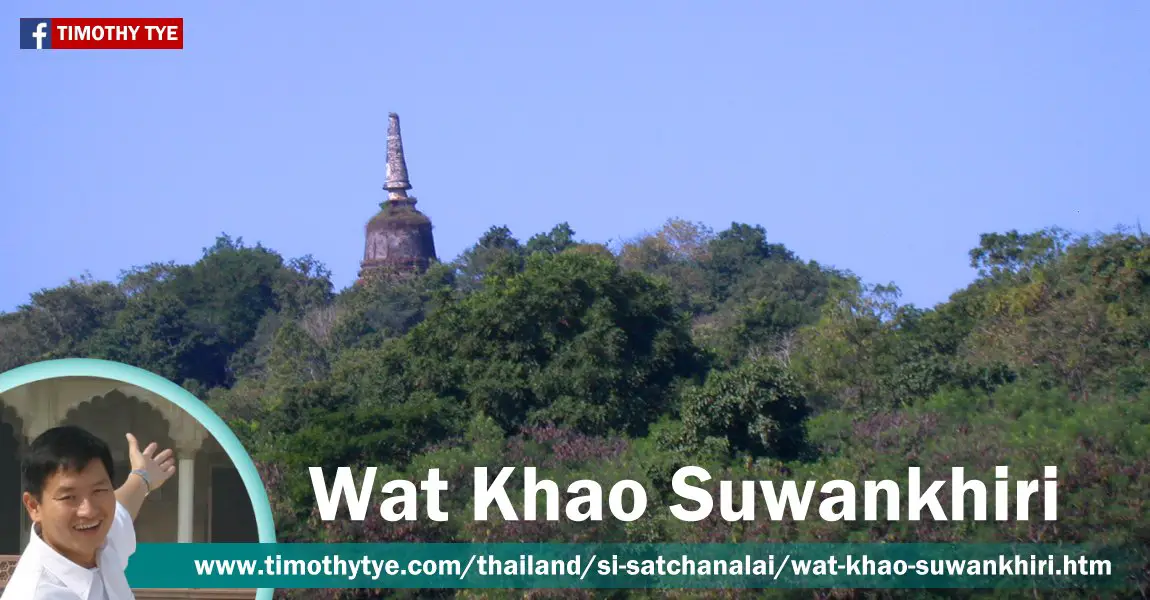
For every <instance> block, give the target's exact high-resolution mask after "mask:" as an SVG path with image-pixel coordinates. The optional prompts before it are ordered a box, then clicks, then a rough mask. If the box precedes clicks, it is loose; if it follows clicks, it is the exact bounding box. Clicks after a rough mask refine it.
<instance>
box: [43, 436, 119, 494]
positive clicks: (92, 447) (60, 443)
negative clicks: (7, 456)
mask: <svg viewBox="0 0 1150 600" xmlns="http://www.w3.org/2000/svg"><path fill="white" fill-rule="evenodd" d="M93 460H99V461H100V462H102V463H104V468H105V469H107V470H108V478H109V479H113V477H114V475H113V470H112V451H111V449H109V448H108V444H106V443H105V442H104V440H101V439H100V438H98V437H96V436H94V435H92V434H91V433H89V432H88V431H87V430H86V429H82V428H80V427H76V426H75V425H63V426H61V427H53V428H52V429H49V430H48V431H45V432H44V433H42V434H40V437H38V438H36V439H35V440H34V441H33V442H32V445H31V447H30V448H29V449H28V452H27V453H25V454H24V460H23V461H22V464H21V465H20V471H21V475H22V476H23V478H24V491H25V492H28V493H29V494H32V496H33V497H35V498H37V499H39V498H40V495H41V494H42V493H43V492H44V484H46V483H47V482H48V479H49V478H50V477H52V476H53V475H55V474H56V473H58V472H59V471H61V470H65V471H82V470H84V469H85V468H87V466H88V465H89V464H90V463H91V462H92V461H93Z"/></svg>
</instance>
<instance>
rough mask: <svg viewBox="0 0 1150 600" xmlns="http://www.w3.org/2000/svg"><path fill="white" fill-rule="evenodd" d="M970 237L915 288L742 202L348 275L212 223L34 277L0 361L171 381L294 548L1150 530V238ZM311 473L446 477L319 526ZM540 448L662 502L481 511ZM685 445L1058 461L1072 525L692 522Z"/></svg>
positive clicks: (799, 460)
mask: <svg viewBox="0 0 1150 600" xmlns="http://www.w3.org/2000/svg"><path fill="white" fill-rule="evenodd" d="M971 245H972V246H974V247H973V249H972V250H971V251H970V256H969V258H970V264H971V267H972V269H974V270H975V271H976V273H977V275H976V277H975V278H974V280H973V282H972V283H971V284H970V285H969V286H967V287H966V288H964V289H962V290H959V291H957V292H956V293H954V294H953V295H952V296H951V297H950V298H949V299H948V301H946V302H944V303H942V304H939V305H938V306H935V307H933V308H930V309H924V308H921V307H915V306H911V305H906V304H903V303H901V302H900V300H899V291H898V288H897V287H895V286H894V285H874V284H871V283H867V282H864V281H862V280H860V279H859V278H858V277H856V276H855V275H853V274H852V273H851V272H849V271H844V270H839V269H836V268H831V267H828V266H825V265H821V264H819V263H817V262H814V261H811V260H804V259H801V258H800V257H798V256H796V255H795V254H794V253H793V252H792V251H790V250H788V249H787V248H786V247H785V245H783V244H781V243H778V242H775V241H771V240H768V238H767V234H766V231H765V230H764V229H763V228H762V227H759V226H752V225H747V224H738V223H735V224H732V225H731V226H730V227H729V228H727V229H725V230H723V231H720V232H717V233H716V232H713V231H711V230H709V229H708V228H706V227H704V226H702V225H700V224H697V223H691V222H685V221H681V220H671V221H668V222H667V223H665V224H664V225H663V226H662V227H661V228H659V229H657V230H655V231H653V232H651V233H649V234H646V235H642V236H638V237H636V238H635V239H632V240H629V241H626V242H624V243H619V244H617V245H614V246H612V247H607V246H604V245H602V244H594V243H585V242H581V241H579V240H578V239H577V238H576V234H575V232H574V231H572V229H571V228H570V227H569V226H568V225H567V224H561V225H559V226H557V227H555V228H554V229H552V230H551V231H550V232H546V233H540V234H538V235H535V236H533V237H530V238H529V239H526V241H523V240H521V239H517V238H516V237H514V236H513V235H512V234H511V232H510V231H509V230H508V229H507V228H505V227H493V228H491V229H490V230H489V231H488V232H487V233H486V234H484V235H483V236H482V238H481V239H480V240H478V242H477V243H476V244H474V245H473V246H472V247H471V248H470V249H468V250H467V251H465V252H464V253H462V254H461V255H460V256H459V257H458V258H457V259H455V260H453V261H452V262H442V263H437V264H434V265H433V266H432V267H431V268H430V269H429V270H428V271H427V272H426V273H424V274H421V275H418V276H409V277H404V278H380V279H373V280H368V281H365V282H363V283H362V284H360V285H355V286H351V287H349V288H348V289H345V290H342V291H338V292H337V291H336V290H335V289H334V286H333V284H332V281H331V279H330V276H329V273H328V272H327V271H326V270H325V268H324V267H323V265H321V264H318V263H317V262H316V261H314V260H312V259H311V258H310V257H304V258H297V259H287V258H285V257H282V256H281V255H279V254H278V253H276V252H275V251H273V250H271V249H268V248H266V247H263V246H261V245H255V246H249V245H245V244H244V243H243V241H242V240H241V239H233V238H231V237H228V236H222V237H220V238H219V239H218V240H216V242H215V243H214V245H212V246H211V247H209V248H206V249H205V250H204V253H203V256H202V258H200V259H199V260H198V261H197V262H196V263H194V264H188V265H180V264H151V265H147V266H143V267H137V268H134V269H132V270H130V271H126V272H124V273H123V274H122V276H121V277H120V278H119V280H118V281H115V282H108V281H95V280H92V279H79V280H75V281H72V282H70V283H68V284H67V285H63V286H61V287H57V288H54V289H47V290H42V291H40V292H36V293H34V294H32V295H31V297H30V300H29V301H28V303H27V304H26V305H25V306H22V307H20V308H19V309H18V310H16V311H14V312H10V313H6V314H0V371H3V370H7V369H10V368H13V367H16V366H19V365H22V364H26V363H29V362H34V361H38V360H44V359H50V358H61V357H72V356H86V357H95V358H106V359H110V360H116V361H122V362H126V363H130V364H133V365H136V366H139V367H142V368H145V369H148V370H150V371H153V372H156V373H158V374H160V375H163V376H164V377H167V378H169V379H171V380H173V381H175V382H177V383H179V384H181V385H183V386H184V387H185V388H187V389H188V390H191V391H192V392H194V393H195V394H196V395H197V396H199V397H200V398H202V399H204V400H205V401H206V402H207V403H208V404H210V405H211V406H212V407H213V408H214V409H215V410H216V411H217V412H219V413H220V414H221V416H223V417H224V418H225V419H226V420H227V421H228V422H229V423H230V424H231V425H232V427H233V428H234V430H235V431H236V433H237V435H238V436H239V437H240V439H241V440H242V441H243V442H244V443H245V444H246V446H247V448H249V450H250V452H251V453H252V456H253V458H255V459H256V461H257V463H259V465H260V468H261V470H262V475H263V477H264V481H265V483H266V485H267V486H268V490H269V494H270V496H271V498H272V502H273V505H274V510H275V514H276V518H277V523H276V526H277V529H278V531H279V532H280V536H281V539H283V540H285V541H332V542H337V541H366V542H387V541H548V540H553V541H585V540H594V541H676V542H726V541H739V542H745V541H887V542H898V541H908V542H916V541H926V542H930V541H1005V542H1019V543H1031V542H1036V543H1037V542H1042V543H1046V542H1068V543H1077V542H1100V543H1107V544H1123V545H1131V546H1135V547H1141V548H1144V549H1150V516H1148V512H1147V508H1150V477H1148V473H1150V237H1148V236H1147V235H1146V234H1144V233H1142V232H1141V231H1140V230H1138V231H1126V230H1118V231H1116V232H1113V233H1106V234H1093V235H1078V234H1071V233H1068V232H1065V231H1062V230H1059V229H1048V230H1041V231H1036V232H1031V233H1020V232H1018V231H1010V232H1006V233H993V234H984V235H982V236H981V238H980V239H978V240H972V244H971ZM924 276H925V275H924ZM313 465H322V466H325V467H329V468H334V467H336V466H342V465H354V466H377V467H380V469H381V472H380V473H379V474H378V476H377V481H382V480H384V479H391V478H401V477H402V478H411V479H413V480H418V479H421V478H423V477H424V476H425V475H426V472H427V469H428V468H439V469H440V472H441V474H442V476H443V477H445V478H447V479H448V480H449V481H450V482H451V490H452V492H451V493H449V494H446V495H445V496H444V497H445V499H447V504H446V505H445V506H443V508H444V509H445V510H448V511H449V512H451V514H452V519H451V520H450V521H448V522H444V523H439V522H434V521H431V520H428V519H422V518H421V519H420V520H418V521H416V522H413V523H408V522H403V523H385V522H383V521H382V520H381V519H380V518H379V516H378V515H375V516H374V518H372V517H369V518H368V519H367V520H366V521H364V522H359V523H357V522H349V521H343V520H341V521H337V522H323V521H322V520H321V519H319V517H318V515H317V514H316V501H315V496H314V492H313V490H312V487H311V481H310V479H309V477H308V475H307V467H309V466H313ZM526 465H534V466H536V467H538V468H539V469H540V476H543V477H550V478H552V479H553V480H555V481H557V482H570V481H574V480H576V479H583V478H592V479H596V480H598V481H601V482H605V483H607V484H608V485H609V484H610V482H613V481H616V480H619V479H635V480H638V481H641V482H642V483H643V484H644V485H645V486H646V487H647V490H648V492H647V495H648V498H649V500H650V503H649V507H650V508H649V510H648V512H647V515H646V516H645V517H644V518H642V519H640V520H638V521H635V522H631V523H621V522H619V521H615V520H613V519H610V518H608V519H605V520H604V521H602V522H596V523H570V522H566V521H560V522H549V521H544V520H540V521H536V522H530V521H513V522H505V521H500V520H498V519H497V520H495V521H491V522H479V523H476V522H473V521H472V520H471V519H470V518H469V517H470V515H471V511H470V507H469V505H468V504H467V503H468V502H469V500H470V486H471V473H472V468H473V467H475V466H490V467H502V466H526ZM685 465H700V466H703V467H705V468H707V469H708V470H709V471H710V472H711V473H712V475H714V476H715V479H713V480H712V482H711V483H715V481H717V480H722V479H728V480H758V479H769V478H788V479H797V480H799V481H804V480H807V479H813V480H816V481H826V480H828V479H848V480H853V481H859V482H861V481H862V480H864V479H893V480H895V481H903V480H905V477H906V470H907V467H908V466H921V467H923V469H924V477H925V478H926V479H928V480H929V479H946V478H948V477H949V476H950V468H951V467H952V466H963V467H966V468H967V470H968V474H969V477H973V478H979V479H982V480H983V481H986V482H988V483H990V484H991V485H992V482H993V467H994V466H995V465H1010V466H1011V471H1012V473H1011V475H1012V478H1018V479H1022V478H1032V479H1039V478H1041V477H1042V467H1043V466H1045V465H1058V466H1059V468H1060V472H1059V477H1060V481H1059V484H1060V487H1059V519H1058V521H1056V522H1046V521H1042V520H1031V521H1023V522H1020V521H1016V520H1010V521H1005V522H1000V521H994V520H990V521H984V522H973V521H969V520H968V521H963V522H951V521H942V522H939V521H933V520H930V519H926V520H923V521H918V522H907V521H902V522H888V521H885V520H879V521H865V520H862V519H860V520H857V521H845V522H844V521H839V522H824V521H821V520H819V519H808V520H805V521H791V520H784V521H782V522H773V521H771V520H769V519H766V518H760V519H758V520H756V521H751V522H737V523H728V522H726V521H723V520H721V519H719V518H717V513H718V511H716V518H714V519H709V520H706V521H703V522H700V523H681V522H678V521H676V520H675V519H674V518H672V517H671V516H670V514H669V513H668V512H667V510H666V509H665V508H664V507H665V506H666V505H668V504H673V503H675V501H677V500H676V499H673V498H671V494H670V485H669V480H670V476H671V474H672V473H673V472H674V471H675V470H676V469H678V468H679V467H681V466H685ZM513 481H514V480H513ZM560 487H561V488H563V487H565V486H564V485H563V484H562V483H561V485H560ZM988 487H989V486H988ZM664 500H669V501H666V502H664ZM369 514H370V512H369ZM496 514H498V513H496ZM540 514H542V510H541V511H540ZM860 514H861V511H860ZM301 594H302V592H301ZM711 594H714V592H712V593H711ZM743 594H744V595H746V596H748V597H749V596H755V597H760V596H774V597H796V598H798V597H804V598H809V597H811V592H810V591H789V592H788V591H778V592H763V591H746V592H744V593H743ZM454 595H462V596H477V595H481V596H485V597H492V595H491V594H488V593H486V592H484V593H483V594H476V593H475V592H466V591H461V592H457V593H455V594H454ZM571 595H572V596H589V595H590V594H584V593H574V592H572V593H571ZM595 595H598V596H604V597H606V596H612V597H615V596H618V597H622V596H648V595H649V596H661V595H664V594H663V593H661V592H660V593H656V592H650V591H633V592H627V591H614V592H606V591H605V592H603V593H599V594H595ZM686 595H689V594H686ZM703 595H705V594H703ZM723 595H724V596H732V597H733V596H736V595H739V593H738V592H736V591H730V592H724V593H723ZM925 595H926V593H925V592H921V591H913V592H907V593H901V592H898V591H890V592H889V593H885V594H884V596H886V597H896V596H899V597H924V596H925ZM939 595H943V594H939ZM955 595H957V596H968V595H969V594H965V593H962V594H951V596H955ZM1025 596H1026V597H1038V595H1037V594H1036V593H1034V592H1031V591H1027V592H1026V594H1025ZM1043 596H1046V595H1045V594H1043ZM1067 596H1068V594H1067ZM324 597H346V598H352V597H356V598H365V597H373V596H371V593H369V592H364V591H360V592H350V591H344V592H326V596H324ZM508 597H523V594H522V593H521V592H520V593H510V594H509V596H508ZM844 597H846V596H844ZM1083 597H1090V595H1089V594H1085V595H1084V596H1083Z"/></svg>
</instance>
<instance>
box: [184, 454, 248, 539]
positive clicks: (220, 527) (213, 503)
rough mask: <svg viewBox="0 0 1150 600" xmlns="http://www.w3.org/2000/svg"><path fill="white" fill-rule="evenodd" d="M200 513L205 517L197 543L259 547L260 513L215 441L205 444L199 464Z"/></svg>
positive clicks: (234, 466)
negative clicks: (250, 544)
mask: <svg viewBox="0 0 1150 600" xmlns="http://www.w3.org/2000/svg"><path fill="white" fill-rule="evenodd" d="M196 512H197V513H198V514H201V515H204V517H205V518H204V519H203V521H202V522H201V523H202V525H201V529H200V531H198V532H197V535H198V536H202V537H198V539H197V540H196V541H204V542H214V543H221V542H222V543H253V544H254V543H258V542H259V530H258V528H257V527H256V513H255V508H254V507H253V506H252V502H251V499H250V497H249V496H248V493H247V489H246V488H245V487H244V482H243V478H241V477H240V472H239V470H238V469H236V465H235V463H234V462H232V459H231V457H229V456H228V455H227V453H226V452H225V451H224V449H223V447H221V446H220V444H219V442H217V441H216V439H215V438H211V437H209V438H208V439H207V440H205V441H204V445H203V448H202V449H201V450H200V452H199V459H198V460H197V461H196Z"/></svg>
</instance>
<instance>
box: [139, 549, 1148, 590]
mask: <svg viewBox="0 0 1150 600" xmlns="http://www.w3.org/2000/svg"><path fill="white" fill-rule="evenodd" d="M1146 564H1150V563H1147V562H1146V559H1145V557H1142V556H1139V555H1138V554H1137V553H1135V552H1130V551H1122V550H1117V549H1105V548H1091V547H1086V546H1065V545H993V544H991V545H986V544H140V546H139V548H138V550H137V552H136V554H135V555H134V556H133V557H132V560H131V563H130V565H129V567H128V580H129V582H130V583H131V584H132V587H134V588H137V589H140V588H169V589H170V588H257V587H259V588H285V589H302V588H408V589H411V588H424V589H427V588H504V589H506V588H518V589H531V588H832V587H833V588H888V589H893V588H968V589H970V588H981V589H989V588H1001V589H1006V588H1036V589H1037V588H1042V589H1050V588H1082V589H1103V588H1108V589H1114V588H1122V587H1126V586H1131V585H1133V584H1134V581H1135V578H1136V577H1139V576H1142V575H1141V570H1142V568H1143V567H1144V566H1145V565H1146Z"/></svg>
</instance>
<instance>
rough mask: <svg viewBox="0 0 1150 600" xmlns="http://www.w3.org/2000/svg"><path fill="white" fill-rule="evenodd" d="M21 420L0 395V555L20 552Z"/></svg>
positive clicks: (21, 524)
mask: <svg viewBox="0 0 1150 600" xmlns="http://www.w3.org/2000/svg"><path fill="white" fill-rule="evenodd" d="M24 446H25V443H24V420H23V419H22V418H21V417H20V414H19V413H17V412H16V409H15V408H14V407H11V406H9V405H7V404H5V403H4V399H3V398H0V555H4V554H19V553H20V550H21V539H22V537H23V531H24V524H25V519H24V505H23V503H22V502H21V500H20V496H21V494H22V489H21V488H22V486H21V479H20V457H21V455H22V454H23V450H24Z"/></svg>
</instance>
